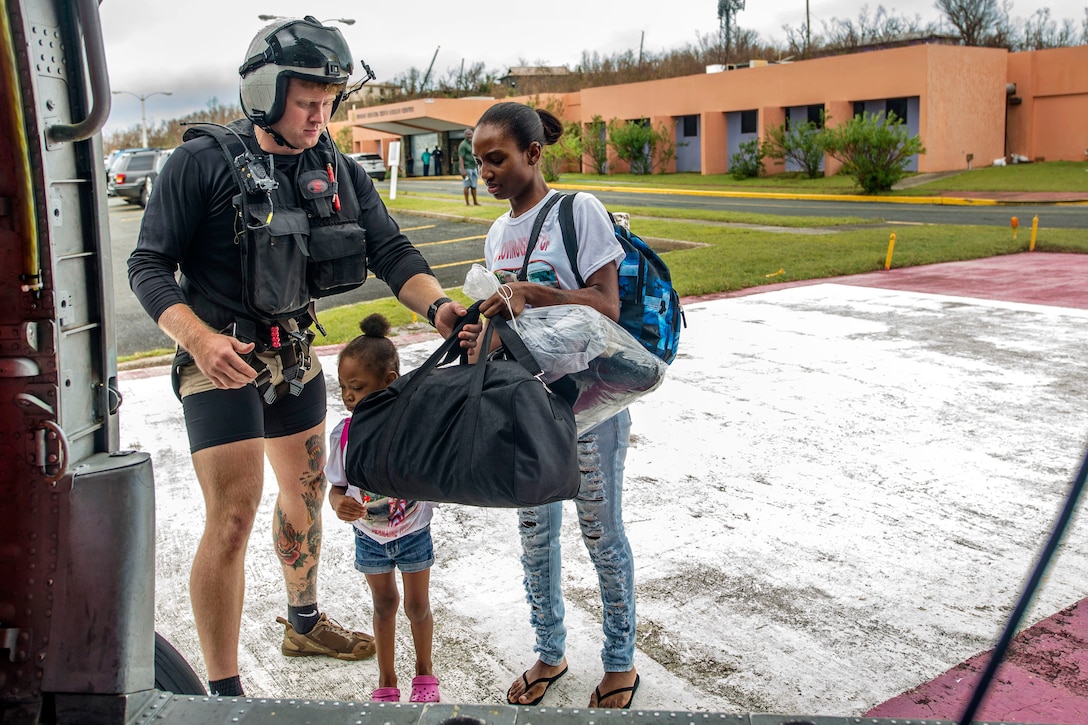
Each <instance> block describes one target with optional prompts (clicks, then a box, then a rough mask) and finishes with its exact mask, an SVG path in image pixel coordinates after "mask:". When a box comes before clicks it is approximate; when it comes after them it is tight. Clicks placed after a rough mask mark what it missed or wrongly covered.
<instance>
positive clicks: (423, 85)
mask: <svg viewBox="0 0 1088 725" xmlns="http://www.w3.org/2000/svg"><path fill="white" fill-rule="evenodd" d="M440 50H442V46H441V45H440V46H438V47H437V48H435V49H434V55H432V56H431V64H430V65H429V66H427V73H426V75H424V76H423V82H422V83H420V84H419V93H420V95H422V94H423V93H424V92H425V91H426V90H427V81H428V80H430V78H431V71H432V70H433V69H434V61H435V59H436V58H438V51H440Z"/></svg>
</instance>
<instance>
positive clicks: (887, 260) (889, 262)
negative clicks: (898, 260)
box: [884, 232, 895, 270]
mask: <svg viewBox="0 0 1088 725" xmlns="http://www.w3.org/2000/svg"><path fill="white" fill-rule="evenodd" d="M893 251H895V232H892V236H891V239H889V240H888V256H887V257H886V258H885V259H884V269H885V270H888V269H891V268H892V252H893Z"/></svg>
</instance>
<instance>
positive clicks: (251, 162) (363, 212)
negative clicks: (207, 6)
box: [128, 17, 479, 696]
mask: <svg viewBox="0 0 1088 725" xmlns="http://www.w3.org/2000/svg"><path fill="white" fill-rule="evenodd" d="M363 66H364V68H365V70H366V71H367V75H368V76H369V77H373V74H371V73H370V69H369V68H368V67H366V66H365V64H363ZM353 67H354V63H353V61H352V57H351V52H350V50H349V48H348V46H347V44H346V43H345V41H344V39H343V37H342V36H341V34H340V31H339V30H337V29H335V28H329V27H326V26H324V25H322V24H321V23H320V22H319V21H317V20H316V19H314V18H313V17H306V18H304V19H288V20H280V21H277V22H276V23H273V24H272V25H269V26H267V27H265V28H264V29H262V30H261V31H260V32H259V33H258V34H257V35H256V37H255V38H254V39H253V41H252V42H251V43H250V45H249V49H248V51H247V53H246V56H245V61H244V63H243V65H242V67H241V68H240V69H239V74H240V76H241V79H240V84H239V86H240V100H241V104H242V110H243V112H244V113H245V116H246V118H245V119H239V120H238V121H235V122H233V123H231V124H230V125H229V127H226V128H227V131H229V132H227V131H224V130H223V129H224V127H217V126H214V125H210V124H205V125H203V126H198V127H196V128H194V129H191V130H190V131H189V132H187V134H186V141H185V143H183V144H182V145H181V146H179V147H178V149H177V150H176V151H175V152H174V154H172V155H171V159H170V162H168V163H167V164H166V165H165V166H164V167H163V169H162V172H161V174H160V176H159V180H158V187H157V188H156V190H155V194H154V195H153V196H152V199H151V201H149V203H148V206H147V209H146V211H145V214H144V217H143V222H142V224H141V228H140V234H139V238H138V241H137V244H136V248H135V250H134V251H133V252H132V254H131V256H130V257H129V260H128V274H129V285H130V286H131V288H132V290H133V292H134V293H135V294H136V297H137V298H138V299H139V300H140V302H141V304H142V305H143V307H144V309H145V310H146V311H147V312H148V314H149V315H150V316H151V317H152V319H154V320H155V321H156V322H157V323H158V325H159V327H160V328H162V329H163V330H164V331H165V332H166V333H167V334H168V335H170V337H171V338H173V339H174V340H175V341H176V342H177V344H178V354H177V356H176V357H175V360H174V365H173V375H172V379H173V383H174V388H175V393H176V394H177V395H178V397H179V398H180V399H181V402H182V407H183V409H184V415H185V424H186V430H187V432H188V436H189V447H190V451H191V454H192V461H193V468H194V469H195V472H196V476H197V479H198V481H199V483H200V487H201V491H202V492H203V495H204V503H205V511H206V518H205V522H204V530H203V535H202V537H201V540H200V543H199V544H198V546H197V551H196V554H195V556H194V558H193V565H192V572H191V577H190V597H191V600H192V607H193V616H194V619H195V623H196V629H197V634H198V636H199V638H200V646H201V650H202V652H203V655H204V663H205V666H206V670H207V674H208V679H209V689H210V691H211V692H212V694H217V695H223V696H229V695H241V694H243V687H242V683H241V678H240V675H239V671H238V643H239V631H240V627H241V616H242V606H243V598H244V593H245V570H244V560H245V552H246V547H247V544H248V541H249V536H250V532H251V531H252V528H253V524H254V520H255V518H256V514H257V509H258V504H259V503H260V500H261V490H262V487H263V483H264V482H263V477H264V459H265V457H266V456H267V458H268V461H269V463H270V464H271V467H272V471H273V472H274V474H275V478H276V483H277V485H278V488H279V495H278V497H277V499H276V505H275V510H274V513H273V516H272V538H273V541H274V543H275V547H276V552H277V555H278V558H279V563H280V566H281V570H282V574H283V580H284V584H285V586H286V589H287V617H286V619H284V618H282V617H281V618H279V619H278V621H280V622H281V623H282V624H283V625H284V626H285V632H284V638H283V643H282V645H281V651H282V652H283V654H284V655H287V656H308V655H325V656H329V657H335V658H337V659H342V660H357V659H362V658H365V657H370V656H372V655H373V654H374V649H375V648H374V641H373V638H372V637H371V636H370V635H368V634H364V633H361V632H355V631H351V630H348V629H345V628H344V627H342V626H340V625H338V624H337V623H336V622H334V621H333V620H332V619H330V618H329V617H328V616H327V615H326V614H325V613H324V612H322V611H321V610H320V608H319V606H318V596H317V595H318V588H317V573H318V561H319V558H320V554H321V536H322V527H321V509H322V502H323V501H324V498H325V489H326V481H325V477H324V473H323V469H324V467H325V459H326V451H325V407H326V393H325V377H324V375H323V374H322V371H321V366H320V362H319V360H318V357H317V355H316V354H315V353H314V351H313V349H312V346H311V342H312V340H313V333H312V332H310V330H309V327H310V325H312V324H316V319H315V317H316V312H314V308H313V306H312V303H311V300H312V298H313V297H314V296H316V295H317V294H319V293H321V294H325V293H329V292H330V291H331V290H330V289H328V288H326V287H321V288H320V290H319V289H318V287H319V285H320V284H321V283H322V282H323V281H324V279H325V278H324V277H323V276H322V275H328V274H340V273H342V272H343V271H344V270H350V274H351V276H350V277H348V278H338V279H337V282H339V283H341V284H345V283H346V284H348V286H350V285H351V284H356V285H357V284H359V283H361V282H362V281H364V280H365V278H366V272H367V269H369V270H370V272H371V273H373V274H374V275H375V276H377V277H378V278H379V279H382V280H384V281H385V282H386V283H387V284H388V285H389V287H390V288H391V289H392V290H393V293H394V294H395V295H396V296H397V298H398V299H399V300H400V301H401V303H402V304H404V305H405V306H406V307H408V308H410V309H412V310H413V311H415V312H417V313H418V314H420V315H424V314H426V315H427V319H429V320H430V321H431V323H432V324H434V325H435V326H436V327H437V328H438V330H439V331H440V332H442V333H443V334H446V335H449V334H450V333H451V331H452V330H453V328H454V325H455V324H456V322H457V319H458V317H459V316H463V315H464V314H465V313H466V311H465V309H464V307H463V306H461V305H460V304H458V303H455V302H452V301H451V300H450V299H449V298H448V297H445V296H444V294H443V291H442V288H441V286H440V285H439V284H438V282H437V280H436V279H435V278H434V276H433V274H432V273H431V270H430V267H429V266H428V265H427V262H426V261H425V260H424V259H423V256H422V255H421V254H420V253H419V251H418V250H416V249H415V247H413V246H412V244H411V243H410V242H409V241H408V239H407V238H406V237H405V236H404V235H403V234H401V232H400V230H399V228H398V227H397V224H396V222H394V221H393V219H392V218H391V217H390V216H389V213H388V211H387V210H386V208H385V206H384V204H383V203H382V201H381V199H380V198H379V196H378V193H377V191H376V190H375V188H374V185H373V183H372V182H371V180H370V178H369V177H368V175H367V174H366V173H365V172H363V171H362V170H361V168H360V167H359V166H358V165H357V164H354V163H351V162H350V161H349V160H347V159H346V157H344V156H343V154H342V153H340V152H339V151H338V150H337V148H336V146H335V145H334V144H333V143H332V139H331V138H330V137H329V135H328V132H327V129H326V125H327V124H328V121H329V119H330V117H331V116H332V114H333V112H334V111H335V110H336V108H337V106H338V105H339V104H340V103H341V102H342V101H343V99H344V98H345V97H346V96H347V95H348V93H349V90H348V88H347V83H348V79H349V78H350V76H351V73H352V69H353ZM368 79H369V78H368ZM359 85H361V83H360V84H359ZM352 90H357V87H356V88H355V89H352ZM234 139H237V143H238V144H241V145H243V146H244V149H245V153H244V154H238V155H237V157H236V156H235V155H234V154H233V153H232V152H231V153H227V150H228V148H230V147H229V146H228V145H227V144H228V143H234V142H235V141H234ZM235 158H242V159H244V160H245V164H246V169H247V170H248V173H249V176H248V177H246V176H244V175H242V174H237V175H236V173H235V170H234V169H233V168H232V166H236V165H237V164H238V162H235V161H233V159H235ZM247 179H248V181H247ZM364 230H365V234H364ZM301 239H305V240H306V244H305V245H303V244H300V243H299V240H301ZM277 242H278V243H277ZM319 248H320V249H324V250H326V252H327V251H328V250H329V249H336V250H338V252H337V254H333V256H334V257H336V256H339V257H340V258H337V259H334V260H333V265H331V266H329V265H324V266H323V265H322V264H321V263H320V258H318V257H317V256H314V257H309V256H308V253H307V252H303V251H302V250H304V249H309V250H314V249H319ZM270 253H272V254H270ZM266 255H270V256H266ZM322 256H323V257H325V256H326V255H325V254H323V255H322ZM360 259H363V260H365V265H364V264H362V263H361V262H360V261H359V260H360ZM346 261H351V262H352V264H350V265H349V264H345V262H346ZM178 270H180V272H181V275H180V281H178V280H175V274H176V272H177V271H178ZM317 327H318V329H320V325H317ZM471 327H472V329H467V330H465V331H463V332H462V333H461V338H462V341H461V344H462V345H463V346H464V347H466V348H469V349H471V348H472V347H474V345H475V336H476V335H477V334H478V333H479V326H471Z"/></svg>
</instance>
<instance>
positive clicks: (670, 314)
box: [541, 194, 688, 363]
mask: <svg viewBox="0 0 1088 725" xmlns="http://www.w3.org/2000/svg"><path fill="white" fill-rule="evenodd" d="M546 213H547V211H546V210H545V211H542V212H541V214H542V215H543V214H546ZM611 217H612V215H611V214H609V218H611ZM559 225H560V229H562V231H563V246H565V247H566V249H567V258H568V259H570V266H571V269H573V270H574V276H575V277H576V278H577V280H578V285H579V286H581V287H585V284H586V283H585V280H584V279H582V275H580V274H579V273H578V233H577V232H576V231H575V229H574V195H573V194H568V195H566V196H564V197H563V200H562V201H561V202H560V204H559ZM612 226H613V228H614V230H615V232H616V240H617V241H619V243H620V246H622V247H623V251H624V252H626V253H627V257H626V258H625V259H624V260H623V261H622V262H620V268H619V276H620V279H619V287H620V319H619V323H620V326H621V327H623V329H625V330H627V331H628V332H630V333H631V334H632V335H634V337H635V339H636V340H638V341H639V342H641V343H642V345H643V347H645V348H646V349H647V350H649V351H650V352H652V353H653V354H654V355H657V356H658V357H659V358H661V359H662V360H664V361H665V362H666V363H671V362H672V361H673V358H675V357H676V349H677V347H678V346H679V344H680V327H681V326H683V327H687V326H688V323H687V320H686V319H685V318H684V311H683V309H681V307H680V295H678V294H677V293H676V290H675V289H674V288H673V286H672V274H671V273H670V272H669V266H668V265H667V264H665V262H664V261H663V260H662V259H661V257H659V256H657V252H655V251H654V250H652V249H650V246H649V245H648V244H646V242H644V241H642V239H640V238H639V237H638V235H637V234H632V233H631V232H629V231H628V230H627V229H626V228H624V227H622V226H620V225H619V224H616V222H615V219H613V220H612Z"/></svg>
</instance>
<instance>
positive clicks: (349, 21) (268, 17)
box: [257, 15, 355, 25]
mask: <svg viewBox="0 0 1088 725" xmlns="http://www.w3.org/2000/svg"><path fill="white" fill-rule="evenodd" d="M257 19H258V20H263V21H264V22H266V23H267V22H268V21H270V20H289V18H288V17H287V16H286V15H258V16H257ZM321 22H323V23H343V24H344V25H355V18H327V19H325V20H322V21H321Z"/></svg>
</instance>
